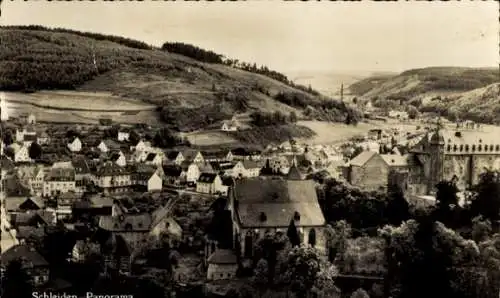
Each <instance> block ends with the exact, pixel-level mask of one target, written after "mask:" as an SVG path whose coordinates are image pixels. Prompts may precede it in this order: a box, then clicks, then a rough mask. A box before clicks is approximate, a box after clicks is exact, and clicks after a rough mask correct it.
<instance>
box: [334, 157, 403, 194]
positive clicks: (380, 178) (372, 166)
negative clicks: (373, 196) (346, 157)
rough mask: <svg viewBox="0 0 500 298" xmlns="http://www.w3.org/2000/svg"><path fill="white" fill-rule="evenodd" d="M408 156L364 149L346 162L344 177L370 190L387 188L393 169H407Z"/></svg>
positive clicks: (400, 170) (355, 184) (351, 182)
mask: <svg viewBox="0 0 500 298" xmlns="http://www.w3.org/2000/svg"><path fill="white" fill-rule="evenodd" d="M407 159H408V156H401V155H389V154H379V153H377V152H373V151H363V152H361V153H360V154H358V155H357V156H356V157H355V158H353V159H352V160H351V161H350V162H349V163H348V164H346V168H345V172H344V177H345V178H346V180H347V181H348V182H349V183H350V184H351V185H354V186H358V187H361V188H363V189H365V190H368V191H373V190H385V189H386V188H387V184H388V182H389V180H388V179H389V175H390V172H391V171H397V172H402V171H407V170H408V162H407Z"/></svg>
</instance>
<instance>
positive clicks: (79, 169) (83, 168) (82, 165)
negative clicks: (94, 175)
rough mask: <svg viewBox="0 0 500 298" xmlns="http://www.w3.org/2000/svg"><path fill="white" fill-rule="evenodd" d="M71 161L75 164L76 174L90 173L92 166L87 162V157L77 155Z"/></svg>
mask: <svg viewBox="0 0 500 298" xmlns="http://www.w3.org/2000/svg"><path fill="white" fill-rule="evenodd" d="M71 163H72V164H73V167H74V168H75V174H77V175H85V174H90V167H89V164H88V162H87V159H86V158H85V157H83V156H82V157H76V158H74V159H73V160H72V161H71Z"/></svg>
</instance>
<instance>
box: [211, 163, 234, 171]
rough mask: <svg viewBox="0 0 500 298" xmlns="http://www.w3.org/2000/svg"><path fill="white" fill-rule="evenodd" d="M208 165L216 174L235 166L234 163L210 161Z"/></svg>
mask: <svg viewBox="0 0 500 298" xmlns="http://www.w3.org/2000/svg"><path fill="white" fill-rule="evenodd" d="M209 164H210V166H211V167H212V169H213V170H214V171H217V172H221V171H227V170H231V169H232V168H234V166H235V165H236V163H233V162H217V161H212V162H210V163H209Z"/></svg>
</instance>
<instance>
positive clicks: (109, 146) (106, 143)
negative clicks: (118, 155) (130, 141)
mask: <svg viewBox="0 0 500 298" xmlns="http://www.w3.org/2000/svg"><path fill="white" fill-rule="evenodd" d="M97 148H98V149H99V150H101V152H103V153H106V152H109V151H112V150H120V145H119V144H117V143H115V142H113V141H112V140H102V141H101V142H100V143H99V145H97Z"/></svg>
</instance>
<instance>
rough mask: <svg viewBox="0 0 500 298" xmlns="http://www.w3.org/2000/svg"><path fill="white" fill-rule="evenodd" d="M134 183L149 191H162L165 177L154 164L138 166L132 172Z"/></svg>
mask: <svg viewBox="0 0 500 298" xmlns="http://www.w3.org/2000/svg"><path fill="white" fill-rule="evenodd" d="M132 183H133V185H134V186H135V187H138V188H140V189H143V190H145V191H148V192H152V191H160V190H161V189H162V188H163V179H162V178H161V177H160V175H158V174H157V172H156V168H155V167H154V166H147V167H137V169H136V171H135V172H134V173H132Z"/></svg>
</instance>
